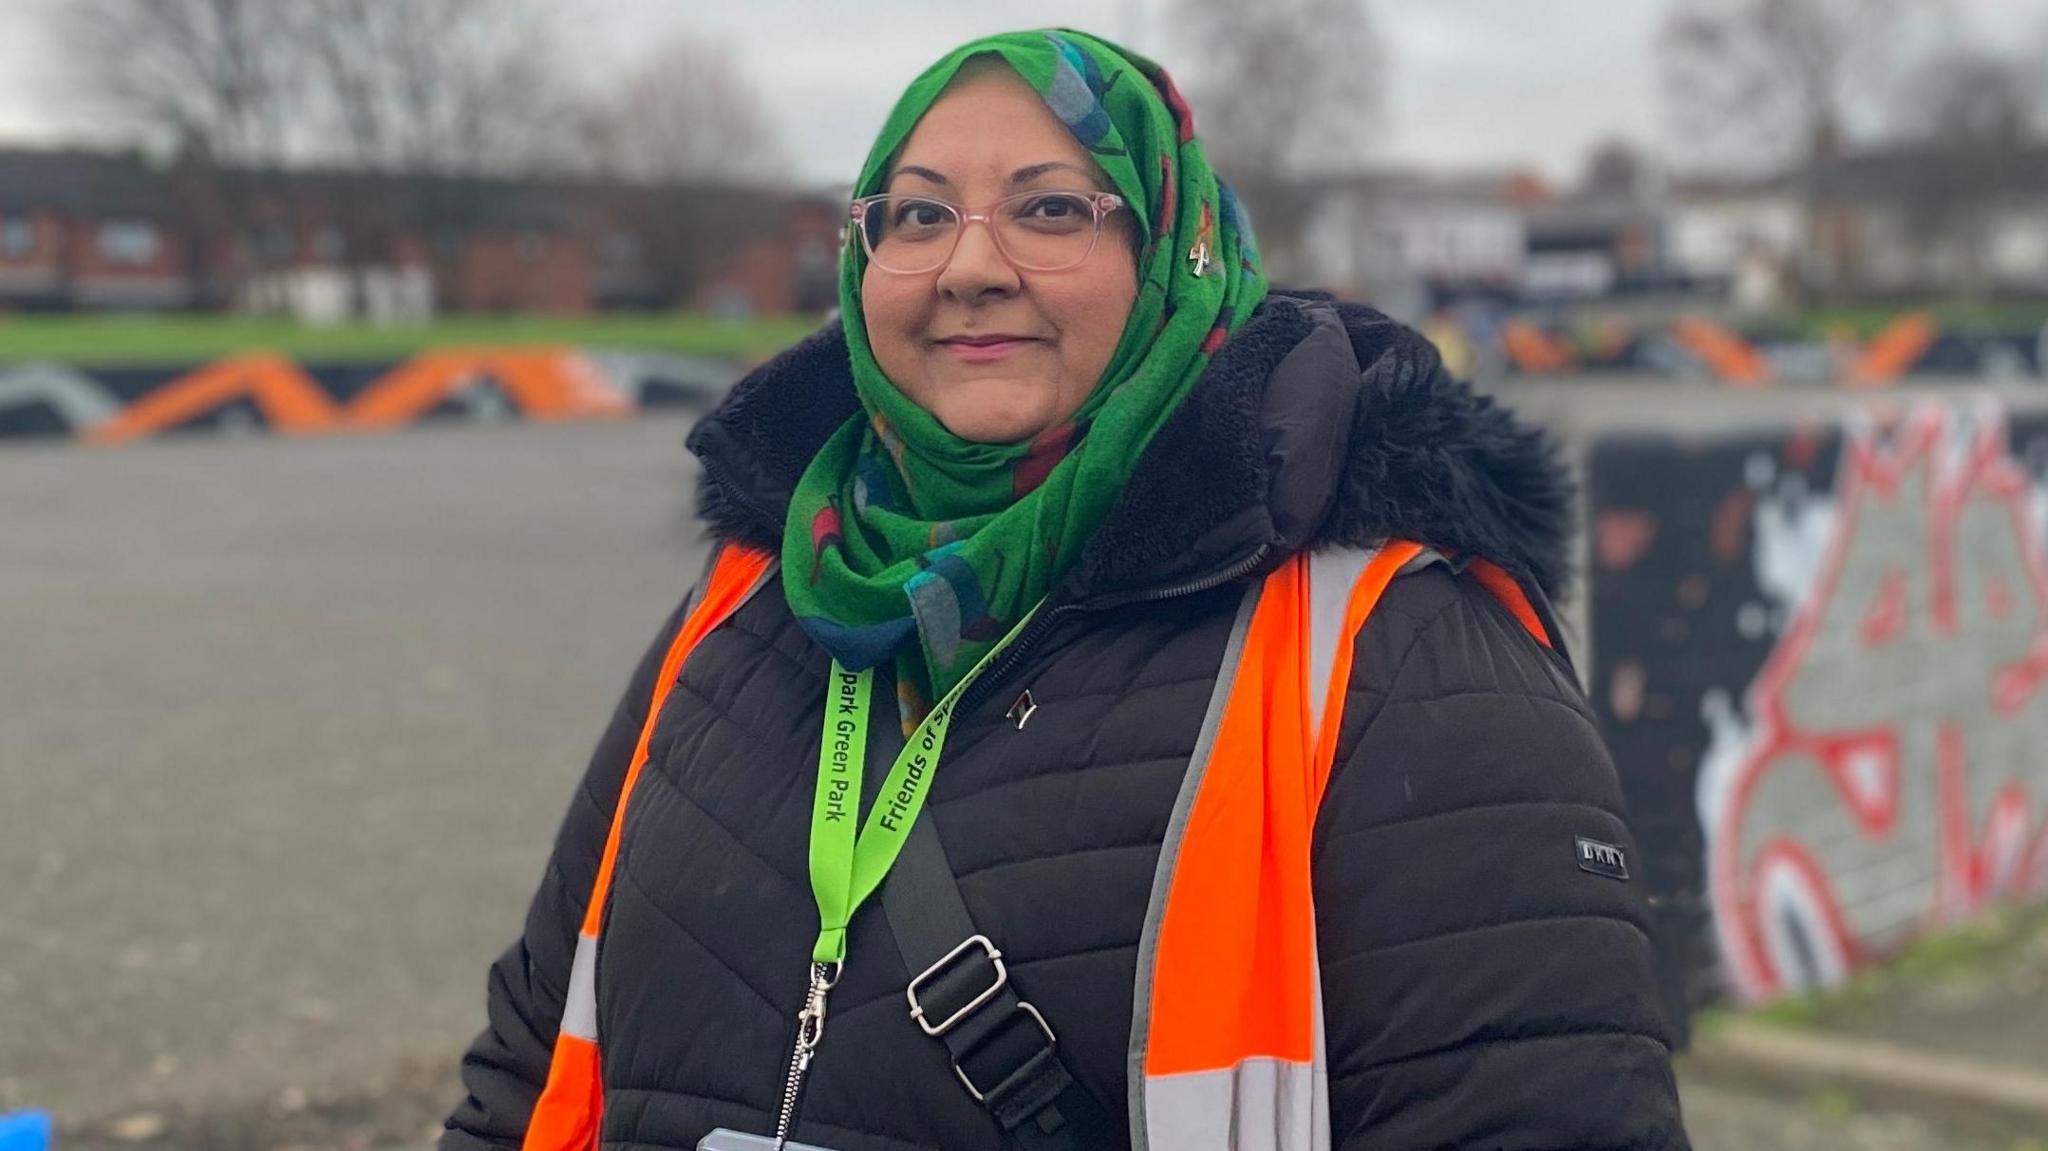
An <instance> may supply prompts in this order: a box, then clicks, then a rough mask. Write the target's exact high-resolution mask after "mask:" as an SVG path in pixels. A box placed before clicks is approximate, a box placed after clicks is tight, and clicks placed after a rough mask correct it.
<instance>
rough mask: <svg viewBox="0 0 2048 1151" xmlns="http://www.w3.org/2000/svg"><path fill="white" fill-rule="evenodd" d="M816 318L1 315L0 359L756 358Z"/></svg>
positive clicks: (106, 362) (98, 362) (92, 362)
mask: <svg viewBox="0 0 2048 1151" xmlns="http://www.w3.org/2000/svg"><path fill="white" fill-rule="evenodd" d="M817 325H818V318H817V317H815V316H769V317H762V318H758V319H750V320H723V319H717V318H714V317H710V316H703V315H694V314H686V313H675V314H665V315H612V316H589V317H556V316H505V317H496V316H493V317H470V316H454V317H448V318H445V319H439V320H435V321H433V322H432V323H428V324H420V325H404V326H394V327H372V326H369V325H359V324H350V325H339V326H334V327H308V326H304V325H300V324H297V323H294V322H292V321H290V320H286V319H276V318H270V317H253V316H188V315H174V316H0V363H7V362H18V361H22V360H55V361H58V362H61V363H69V364H77V365H81V366H87V367H92V366H114V365H119V364H145V363H146V364H158V363H161V364H184V363H193V362H197V361H202V360H208V359H213V358H215V357H218V356H223V355H227V354H230V353H238V352H249V351H256V350H268V351H277V352H283V353H285V354H286V355H289V356H292V357H294V358H296V359H299V360H302V361H320V360H382V359H396V358H401V357H403V356H406V355H409V354H411V353H413V352H416V351H419V350H421V349H423V348H434V347H448V346H451V345H465V346H476V345H491V346H499V347H505V346H518V347H533V346H538V345H558V346H559V345H568V346H582V347H603V348H628V349H640V350H646V351H665V352H681V353H687V354H691V355H700V356H712V357H717V358H721V359H736V360H757V359H760V358H762V357H765V356H767V355H769V354H771V353H773V352H775V351H777V350H779V349H781V348H783V347H786V346H788V345H789V344H791V343H793V342H795V341H796V340H798V339H800V338H801V337H802V336H803V335H804V334H805V333H807V332H809V331H811V330H812V329H813V328H815V327H817Z"/></svg>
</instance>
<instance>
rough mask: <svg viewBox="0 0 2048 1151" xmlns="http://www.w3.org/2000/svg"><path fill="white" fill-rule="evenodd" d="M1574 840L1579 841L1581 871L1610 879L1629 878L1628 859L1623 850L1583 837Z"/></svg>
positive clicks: (1576, 837)
mask: <svg viewBox="0 0 2048 1151" xmlns="http://www.w3.org/2000/svg"><path fill="white" fill-rule="evenodd" d="M1574 838H1575V839H1576V840H1577V841H1578V848H1579V870H1580V871H1590V872H1592V873H1593V874H1594V875H1604V876H1606V877H1608V878H1609V879H1627V878H1628V859H1627V858H1626V857H1625V856H1623V855H1622V853H1621V848H1619V847H1616V846H1615V845H1613V844H1611V843H1602V842H1600V841H1599V840H1597V839H1587V838H1586V837H1585V836H1583V835H1580V836H1575V837H1574Z"/></svg>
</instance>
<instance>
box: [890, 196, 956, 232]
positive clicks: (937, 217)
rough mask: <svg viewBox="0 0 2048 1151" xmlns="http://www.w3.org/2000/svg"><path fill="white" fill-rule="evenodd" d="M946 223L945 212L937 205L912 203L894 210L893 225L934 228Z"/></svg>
mask: <svg viewBox="0 0 2048 1151" xmlns="http://www.w3.org/2000/svg"><path fill="white" fill-rule="evenodd" d="M945 221H946V211H945V209H944V208H941V207H939V206H938V205H937V204H931V203H924V202H915V201H914V202H912V203H908V204H904V205H901V206H899V207H898V208H897V209H896V215H895V219H894V223H896V224H898V225H907V226H909V227H913V228H936V227H938V226H939V225H940V224H943V223H945Z"/></svg>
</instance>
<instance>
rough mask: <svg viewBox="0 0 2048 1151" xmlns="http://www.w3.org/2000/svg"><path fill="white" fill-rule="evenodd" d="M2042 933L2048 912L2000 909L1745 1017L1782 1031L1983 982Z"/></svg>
mask: <svg viewBox="0 0 2048 1151" xmlns="http://www.w3.org/2000/svg"><path fill="white" fill-rule="evenodd" d="M2044 933H2048V908H2041V907H2014V908H2005V909H2001V910H1999V911H1995V912H1992V913H1991V914H1988V915H1985V916H1984V917H1983V918H1981V919H1978V920H1976V921H1974V922H1972V923H1969V924H1967V925H1965V926H1962V927H1959V928H1956V929H1955V930H1953V931H1944V932H1940V933H1938V934H1933V935H1925V936H1922V937H1920V938H1918V939H1915V940H1913V941H1912V942H1910V943H1908V944H1907V945H1906V946H1905V947H1903V948H1901V949H1900V950H1899V951H1898V952H1897V953H1896V954H1894V955H1892V956H1891V957H1890V958H1889V959H1887V960H1886V961H1884V962H1883V963H1880V964H1878V965H1876V966H1873V967H1868V968H1865V969H1864V970H1862V971H1859V972H1857V973H1856V974H1855V975H1854V976H1852V977H1851V978H1850V979H1849V981H1848V982H1847V983H1844V984H1842V985H1841V986H1840V987H1834V988H1829V989H1827V990H1825V991H1817V992H1811V993H1808V994H1804V995H1791V996H1787V997H1785V998H1783V999H1778V1000H1775V1001H1773V1002H1771V1003H1767V1004H1765V1005H1764V1006H1762V1007H1760V1008H1757V1009H1755V1010H1754V1011H1750V1012H1748V1013H1747V1014H1748V1017H1749V1018H1751V1019H1755V1020H1758V1021H1760V1022H1764V1023H1773V1024H1777V1025H1780V1026H1785V1027H1816V1026H1821V1025H1824V1024H1826V1023H1828V1022H1829V1021H1831V1020H1835V1019H1840V1018H1842V1017H1843V1016H1844V1015H1845V1014H1849V1013H1853V1012H1855V1011H1857V1010H1859V1009H1860V1008H1863V1007H1866V1006H1868V1005H1870V1004H1873V1003H1876V1002H1878V1001H1879V1000H1881V999H1884V998H1885V997H1886V996H1888V995H1892V994H1895V993H1896V992H1898V991H1899V990H1901V989H1904V988H1911V987H1927V986H1935V985H1940V984H1950V983H1959V982H1967V981H1970V980H1974V979H1982V978H1985V977H1986V975H1987V973H1989V972H1993V971H1996V970H1997V969H1998V968H1999V967H2000V966H2001V965H2002V964H2003V963H2004V962H2005V960H2006V959H2007V958H2008V957H2010V956H2013V955H2015V954H2016V953H2018V952H2020V951H2022V950H2023V949H2024V948H2026V947H2027V946H2028V944H2029V943H2030V942H2031V941H2032V940H2033V939H2035V938H2036V937H2038V936H2040V935H2042V934H2044ZM1725 1014H1727V1012H1726V1009H1716V1010H1713V1011H1708V1012H1703V1013H1701V1015H1700V1016H1699V1017H1697V1018H1696V1019H1695V1020H1694V1027H1695V1029H1698V1028H1700V1027H1705V1028H1708V1029H1710V1030H1711V1029H1712V1028H1713V1027H1714V1026H1716V1025H1717V1024H1718V1023H1719V1022H1720V1019H1721V1018H1722V1017H1723V1016H1724V1015H1725Z"/></svg>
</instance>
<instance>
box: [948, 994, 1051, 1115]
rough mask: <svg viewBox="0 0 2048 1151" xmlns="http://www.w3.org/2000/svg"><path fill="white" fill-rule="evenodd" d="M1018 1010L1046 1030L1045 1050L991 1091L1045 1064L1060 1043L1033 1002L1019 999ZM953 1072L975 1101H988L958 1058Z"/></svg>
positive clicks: (1032, 1057)
mask: <svg viewBox="0 0 2048 1151" xmlns="http://www.w3.org/2000/svg"><path fill="white" fill-rule="evenodd" d="M1017 1010H1019V1011H1022V1012H1023V1013H1024V1014H1026V1015H1029V1016H1030V1017H1031V1018H1032V1021H1033V1022H1035V1023H1037V1024H1038V1029H1039V1030H1040V1031H1043V1032H1045V1050H1043V1051H1039V1052H1037V1053H1035V1054H1034V1055H1032V1056H1031V1058H1029V1059H1026V1060H1025V1061H1024V1062H1023V1063H1022V1064H1020V1065H1019V1066H1018V1067H1017V1069H1016V1070H1015V1071H1012V1072H1010V1074H1009V1076H1008V1077H1007V1078H1005V1079H1004V1080H1003V1081H1002V1082H1001V1083H998V1084H996V1085H995V1086H994V1087H991V1088H989V1090H990V1091H1001V1090H1002V1089H1003V1088H1004V1087H1006V1086H1008V1085H1010V1084H1011V1083H1013V1082H1016V1080H1017V1077H1018V1076H1019V1075H1022V1074H1023V1073H1024V1072H1025V1071H1028V1070H1030V1069H1031V1068H1033V1067H1038V1066H1043V1064H1044V1061H1045V1060H1047V1059H1050V1058H1051V1057H1052V1053H1053V1049H1054V1048H1057V1047H1058V1046H1059V1045H1060V1040H1059V1036H1057V1035H1054V1034H1053V1033H1052V1027H1051V1025H1050V1024H1048V1023H1046V1021H1045V1016H1043V1015H1040V1014H1039V1013H1038V1008H1036V1007H1033V1006H1031V1004H1029V1003H1027V1002H1025V1001H1024V1000H1022V999H1019V1000H1018V1001H1017ZM953 1074H955V1075H958V1076H959V1077H960V1082H961V1083H963V1084H965V1085H966V1087H967V1093H968V1094H969V1095H972V1096H974V1101H975V1102H976V1103H987V1102H988V1096H986V1095H984V1094H982V1090H981V1088H979V1087H976V1086H975V1085H974V1080H972V1079H969V1078H968V1077H967V1071H966V1070H965V1069H964V1068H962V1067H961V1066H960V1063H959V1061H958V1060H955V1061H954V1063H953Z"/></svg>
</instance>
